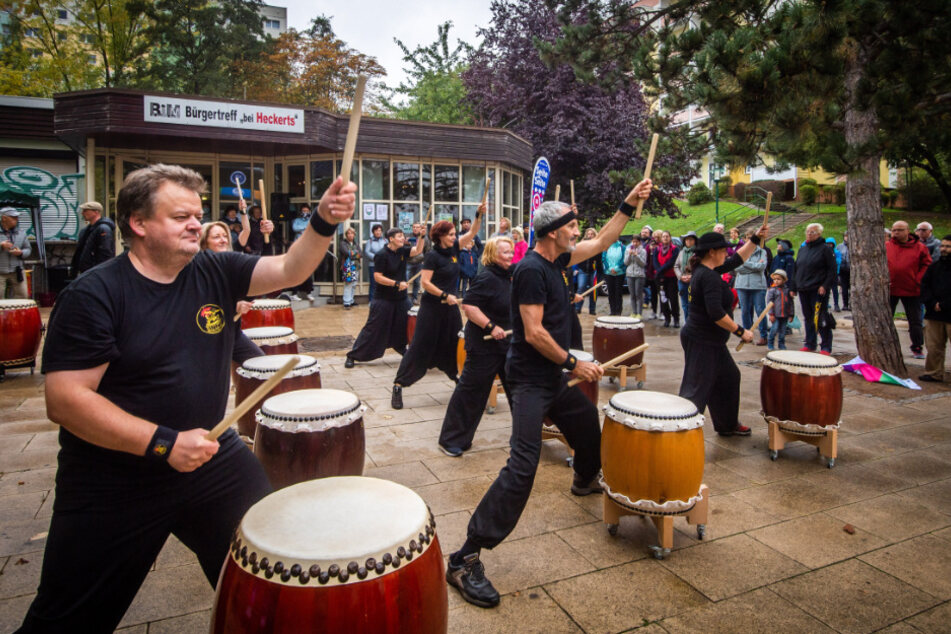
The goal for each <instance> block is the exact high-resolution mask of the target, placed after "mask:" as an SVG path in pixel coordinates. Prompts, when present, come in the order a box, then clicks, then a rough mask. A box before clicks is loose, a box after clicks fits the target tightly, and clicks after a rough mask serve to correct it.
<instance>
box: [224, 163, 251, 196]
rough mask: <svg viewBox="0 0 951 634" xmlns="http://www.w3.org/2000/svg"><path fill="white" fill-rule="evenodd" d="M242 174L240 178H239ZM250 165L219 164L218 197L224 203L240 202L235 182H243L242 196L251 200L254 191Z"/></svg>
mask: <svg viewBox="0 0 951 634" xmlns="http://www.w3.org/2000/svg"><path fill="white" fill-rule="evenodd" d="M238 174H240V176H238ZM252 178H253V175H252V174H251V164H250V163H228V162H225V161H222V162H220V163H218V188H219V189H218V197H219V198H220V200H221V201H222V202H224V201H228V202H230V203H235V204H236V203H237V202H238V190H237V189H236V188H235V180H236V179H237V180H238V181H240V182H241V195H242V196H243V197H244V198H245V200H247V199H249V198H251V190H252V189H253V182H252V180H251V179H252Z"/></svg>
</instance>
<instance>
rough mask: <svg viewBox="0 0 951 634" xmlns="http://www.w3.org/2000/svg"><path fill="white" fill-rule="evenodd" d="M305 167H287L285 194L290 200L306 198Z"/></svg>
mask: <svg viewBox="0 0 951 634" xmlns="http://www.w3.org/2000/svg"><path fill="white" fill-rule="evenodd" d="M306 168H307V166H306V165H288V166H287V192H288V193H289V194H290V195H291V198H304V197H305V196H307V177H306V176H305V174H304V173H305V172H306V171H307V169H306Z"/></svg>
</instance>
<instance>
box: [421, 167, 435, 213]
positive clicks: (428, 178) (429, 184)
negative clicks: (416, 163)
mask: <svg viewBox="0 0 951 634" xmlns="http://www.w3.org/2000/svg"><path fill="white" fill-rule="evenodd" d="M422 180H423V201H424V202H427V203H431V202H432V201H433V166H432V165H429V164H426V165H423V179H422ZM427 211H429V210H428V209H427Z"/></svg>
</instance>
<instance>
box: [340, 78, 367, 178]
mask: <svg viewBox="0 0 951 634" xmlns="http://www.w3.org/2000/svg"><path fill="white" fill-rule="evenodd" d="M366 85H367V78H366V75H360V76H359V77H357V90H356V92H355V93H354V94H353V107H352V108H351V109H350V127H349V128H348V129H347V142H346V144H345V145H344V147H343V163H342V164H341V166H340V175H341V176H342V177H343V184H344V185H346V184H347V183H349V182H350V168H351V167H352V166H353V153H354V151H355V150H356V148H357V134H358V133H359V132H360V115H362V114H363V89H364V88H365V87H366Z"/></svg>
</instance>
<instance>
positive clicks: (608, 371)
mask: <svg viewBox="0 0 951 634" xmlns="http://www.w3.org/2000/svg"><path fill="white" fill-rule="evenodd" d="M604 376H606V377H608V378H609V380H610V382H611V383H613V382H614V377H618V391H619V392H623V391H624V390H626V389H627V377H628V376H632V377H634V378H635V379H637V389H641V388H642V387H644V382H645V381H647V362H644V363H639V364H637V365H618V366H614V367H613V368H605V369H604Z"/></svg>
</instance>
